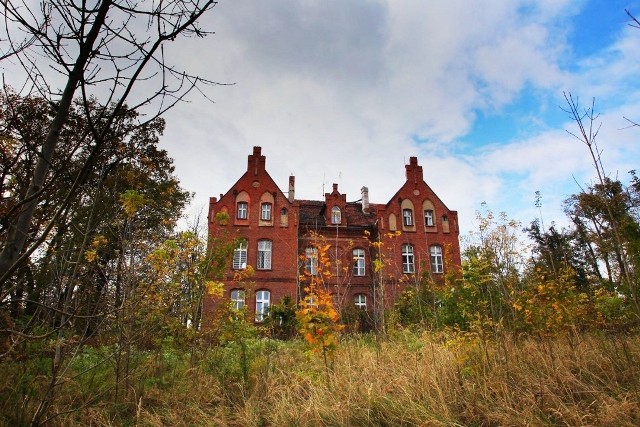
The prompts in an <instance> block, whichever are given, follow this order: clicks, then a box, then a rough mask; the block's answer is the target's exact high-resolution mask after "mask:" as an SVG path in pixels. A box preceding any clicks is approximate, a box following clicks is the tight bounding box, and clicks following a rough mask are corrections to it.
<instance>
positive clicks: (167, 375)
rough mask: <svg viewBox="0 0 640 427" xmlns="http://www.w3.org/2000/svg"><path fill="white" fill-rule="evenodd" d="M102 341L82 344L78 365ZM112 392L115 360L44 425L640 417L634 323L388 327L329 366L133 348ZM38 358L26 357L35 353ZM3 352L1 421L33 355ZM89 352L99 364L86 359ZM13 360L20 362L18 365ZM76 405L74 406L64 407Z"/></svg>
mask: <svg viewBox="0 0 640 427" xmlns="http://www.w3.org/2000/svg"><path fill="white" fill-rule="evenodd" d="M104 354H106V352H101V351H98V350H96V349H91V350H89V351H88V353H87V354H86V355H83V356H82V357H81V358H79V359H78V361H77V363H76V364H75V365H74V368H73V369H75V370H76V371H77V372H80V371H81V370H84V369H86V367H87V366H89V364H90V363H94V362H97V361H99V360H101V358H102V356H104ZM136 357H137V359H136V360H137V364H136V367H135V369H134V370H133V371H132V372H131V378H129V381H128V383H129V385H128V388H127V390H126V392H124V393H123V394H122V395H121V397H120V398H119V401H118V402H115V399H114V395H113V389H114V388H113V387H112V386H113V382H114V379H113V368H112V367H111V366H110V365H109V363H103V364H100V363H97V367H96V368H95V369H92V370H89V371H87V373H85V374H83V375H81V376H77V377H73V375H72V373H69V374H68V375H67V377H68V379H69V380H68V384H66V385H65V386H63V387H61V388H60V389H59V390H58V397H57V398H56V399H55V401H54V407H53V408H52V413H53V414H55V413H56V412H58V413H60V415H59V416H56V417H55V418H53V419H52V420H51V422H50V424H51V425H94V426H110V425H139V426H165V425H174V426H212V425H213V426H326V425H331V426H416V425H420V426H429V425H433V426H439V425H443V426H459V425H464V426H504V425H569V426H584V425H597V426H637V425H640V412H639V409H638V408H640V335H638V334H632V335H604V334H601V335H598V334H587V335H565V336H562V337H553V338H548V337H547V338H532V337H517V336H511V335H504V336H499V337H492V338H490V339H488V338H486V337H484V338H483V336H481V335H478V334H474V333H454V332H449V333H427V332H425V333H412V332H406V331H401V332H396V333H394V334H393V335H392V336H391V337H389V338H388V339H387V340H385V341H377V340H376V339H375V337H373V336H354V337H345V338H343V340H342V342H341V344H340V346H339V348H338V350H337V351H336V353H335V358H334V359H333V361H332V362H331V364H330V369H329V370H328V371H327V369H326V366H325V364H324V361H323V360H322V358H321V357H318V356H317V355H316V354H311V353H308V352H307V351H306V348H305V346H304V344H303V343H302V342H300V341H290V342H281V341H273V340H267V339H252V340H247V341H245V342H243V343H231V344H228V345H226V346H222V347H212V348H208V349H207V350H202V351H201V352H199V353H198V354H197V358H195V359H194V358H192V357H190V355H189V354H187V353H186V352H184V353H183V352H179V351H176V350H171V349H169V350H166V349H165V350H163V351H156V352H142V351H140V352H138V354H137V355H136ZM34 360H35V359H34ZM12 363H15V365H14V366H10V364H9V363H4V364H3V365H2V367H1V370H2V372H1V375H2V376H1V377H2V378H3V380H2V382H3V383H2V384H1V387H2V389H1V391H0V402H3V403H0V409H1V410H2V415H1V417H2V418H1V419H2V421H3V422H4V423H5V424H8V425H16V424H26V423H27V421H28V418H29V417H28V411H29V408H30V407H31V406H32V403H28V404H25V405H23V406H24V407H23V409H22V412H21V409H20V408H16V407H15V406H14V405H19V404H21V403H20V402H23V403H24V402H25V401H28V402H33V401H36V397H37V392H38V388H39V387H40V385H39V382H38V378H39V375H41V374H42V370H43V367H42V364H38V363H35V362H33V363H32V364H33V367H34V369H35V368H36V367H37V369H36V370H35V371H34V373H33V376H32V377H30V381H27V378H28V375H31V374H29V373H28V372H27V371H28V369H30V368H27V367H26V366H27V365H25V361H20V362H18V361H16V362H12ZM94 364H95V363H94ZM18 367H20V369H18ZM83 405H85V406H84V407H83V408H82V409H80V410H78V411H70V412H66V411H69V410H72V409H73V408H77V407H80V406H83Z"/></svg>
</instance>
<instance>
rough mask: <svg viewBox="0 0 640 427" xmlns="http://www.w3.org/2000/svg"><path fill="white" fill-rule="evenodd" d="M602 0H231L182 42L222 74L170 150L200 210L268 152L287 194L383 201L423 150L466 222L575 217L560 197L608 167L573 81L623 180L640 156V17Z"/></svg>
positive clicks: (432, 180)
mask: <svg viewBox="0 0 640 427" xmlns="http://www.w3.org/2000/svg"><path fill="white" fill-rule="evenodd" d="M625 9H629V10H630V11H631V12H638V13H640V2H624V1H617V0H616V1H613V0H611V1H610V0H607V1H605V0H600V1H576V0H568V1H560V0H546V1H533V0H529V1H527V0H523V1H522V0H521V1H490V0H489V1H473V2H471V1H446V2H445V1H420V0H414V1H393V0H387V1H385V0H371V1H368V0H367V1H365V0H340V1H336V0H304V1H301V0H271V1H267V2H265V1H250V0H234V1H221V2H220V4H219V5H218V6H217V7H216V8H215V9H214V11H213V12H212V13H211V14H210V15H209V17H208V18H207V23H206V26H207V27H208V28H211V29H213V30H214V31H215V32H216V34H215V35H213V36H210V37H208V38H206V39H204V40H202V41H196V42H194V41H193V40H190V41H189V45H188V46H187V45H185V46H182V47H181V48H180V49H176V50H175V51H174V54H176V55H178V58H179V60H180V61H184V63H185V64H189V66H190V67H191V68H192V69H194V70H196V71H197V72H199V73H201V74H203V75H206V76H207V77H210V78H212V79H215V80H216V81H218V82H223V83H233V85H230V86H225V87H218V88H215V89H214V90H212V91H210V92H208V93H209V95H210V96H211V98H212V99H213V100H214V103H210V102H206V101H203V100H202V99H199V98H196V97H193V99H192V100H193V102H192V103H190V104H187V105H182V106H180V108H179V109H176V110H174V111H172V112H171V113H170V115H169V116H168V117H167V122H168V129H167V132H166V135H165V138H164V140H163V144H164V146H165V147H166V148H167V149H168V150H169V152H170V154H171V155H172V157H173V158H174V159H175V161H176V167H177V169H176V171H177V174H178V176H179V177H180V179H181V182H182V184H183V186H184V187H185V188H186V189H188V190H190V191H194V192H195V193H196V197H195V200H194V202H193V206H192V208H191V212H196V211H198V210H201V209H206V208H205V206H206V204H207V201H208V197H209V196H219V194H220V193H224V192H226V191H227V190H228V189H229V188H230V187H231V186H232V185H233V184H234V182H235V181H236V180H237V179H238V178H239V177H240V176H241V174H242V173H244V171H245V169H246V158H247V155H249V154H250V153H251V151H252V147H253V146H256V145H258V146H261V147H262V152H263V154H264V155H266V156H267V170H268V171H269V172H270V173H271V175H272V177H273V178H274V179H275V180H276V182H277V183H278V184H279V186H280V188H281V189H283V190H286V189H287V183H288V176H289V175H290V174H293V175H295V176H296V196H297V197H298V198H305V199H317V200H320V199H322V197H323V196H322V195H323V191H330V188H331V185H332V184H333V183H338V184H339V189H340V191H341V192H342V193H346V194H347V199H348V200H357V199H359V198H360V188H361V187H362V186H368V187H369V194H370V199H371V201H372V202H377V203H386V202H387V201H388V200H389V199H390V198H391V197H392V196H393V194H394V193H395V191H396V190H397V189H398V188H399V187H400V186H401V185H402V184H403V183H404V179H405V177H404V165H405V164H406V163H408V161H409V157H410V156H417V157H418V160H419V163H420V164H421V165H422V166H423V168H424V176H425V181H426V182H427V183H428V184H429V185H431V187H432V188H433V189H434V190H435V191H436V193H437V194H438V195H439V196H440V197H441V199H443V201H444V202H445V204H447V206H448V207H449V208H451V209H456V210H458V211H459V216H460V223H461V229H462V232H463V233H465V232H467V231H469V230H472V229H474V227H475V224H476V221H475V212H476V211H477V210H480V209H481V203H482V202H486V204H487V206H488V208H490V209H491V210H493V211H494V212H502V211H504V212H506V213H507V215H508V216H509V217H510V218H515V219H517V220H520V221H522V222H523V224H525V225H526V224H528V223H529V222H530V221H531V220H532V219H534V218H535V217H537V216H539V215H540V213H539V212H538V209H537V208H536V207H535V206H534V196H535V192H536V191H540V192H541V195H542V210H541V211H542V215H543V219H544V221H545V223H549V222H551V221H556V222H558V223H564V222H565V218H564V215H563V214H562V209H561V203H562V200H563V199H564V198H566V197H567V196H568V195H570V194H571V193H574V192H577V191H579V187H578V184H588V183H589V182H592V180H593V178H594V176H595V175H594V171H593V168H592V167H591V165H590V159H589V153H588V151H587V150H586V147H585V146H584V145H581V144H580V143H579V142H578V141H577V140H575V139H574V138H573V137H572V136H570V135H569V134H568V133H567V130H571V131H574V130H575V124H574V123H572V122H571V121H570V120H569V118H568V116H567V114H566V113H565V112H563V111H562V109H561V108H560V107H563V106H565V101H564V98H563V92H567V93H569V92H570V93H571V94H572V95H573V96H574V97H578V99H579V102H580V103H581V104H583V105H585V106H587V105H590V104H591V102H592V100H593V99H594V98H595V105H596V110H597V111H598V112H599V113H600V114H601V115H600V118H599V120H598V124H600V123H601V125H602V127H601V130H600V134H599V137H598V138H599V139H598V141H599V144H600V148H601V149H602V156H603V163H604V166H605V168H606V170H607V171H608V172H609V173H610V174H611V175H614V176H615V175H618V176H619V177H620V178H622V179H623V180H624V181H626V180H628V171H629V170H631V169H635V168H637V167H638V166H639V165H638V159H640V145H639V144H638V139H639V138H640V128H635V129H625V128H627V127H628V122H626V121H625V119H624V118H623V116H626V117H629V118H633V119H636V120H638V121H640V85H639V84H638V82H639V81H640V67H639V65H640V55H639V54H638V52H640V29H634V28H632V27H631V26H629V23H630V19H629V18H628V16H627V15H626V14H625Z"/></svg>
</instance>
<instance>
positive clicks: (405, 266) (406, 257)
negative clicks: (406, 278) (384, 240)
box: [402, 245, 416, 273]
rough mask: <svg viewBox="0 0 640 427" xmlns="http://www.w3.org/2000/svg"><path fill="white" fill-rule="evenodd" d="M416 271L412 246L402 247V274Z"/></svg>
mask: <svg viewBox="0 0 640 427" xmlns="http://www.w3.org/2000/svg"><path fill="white" fill-rule="evenodd" d="M415 271H416V268H415V264H414V261H413V246H411V245H402V272H403V273H414V272H415Z"/></svg>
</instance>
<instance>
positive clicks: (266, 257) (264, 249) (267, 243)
mask: <svg viewBox="0 0 640 427" xmlns="http://www.w3.org/2000/svg"><path fill="white" fill-rule="evenodd" d="M270 269H271V240H259V241H258V270H270Z"/></svg>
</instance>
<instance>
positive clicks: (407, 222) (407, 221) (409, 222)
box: [402, 208, 413, 227]
mask: <svg viewBox="0 0 640 427" xmlns="http://www.w3.org/2000/svg"><path fill="white" fill-rule="evenodd" d="M402 224H403V225H404V226H405V227H413V209H410V208H404V209H402Z"/></svg>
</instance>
